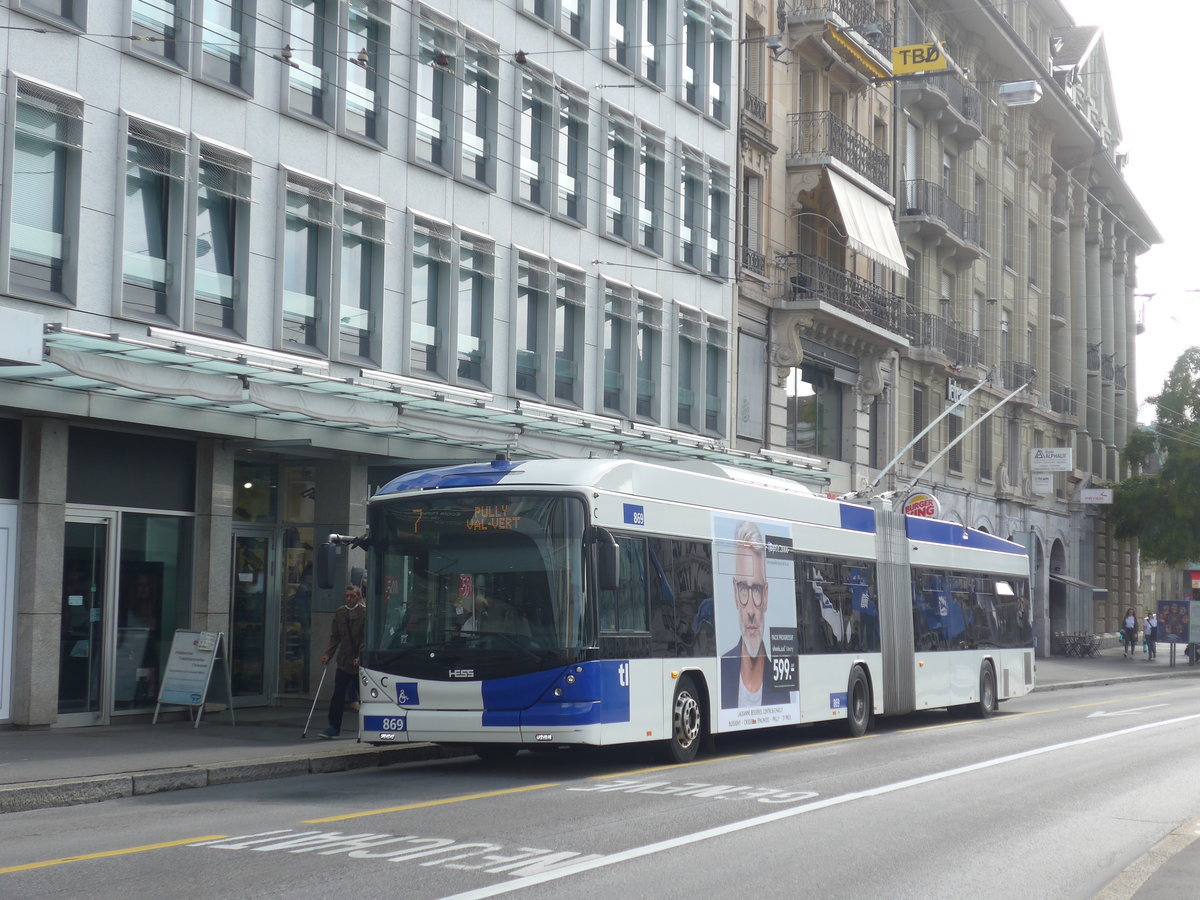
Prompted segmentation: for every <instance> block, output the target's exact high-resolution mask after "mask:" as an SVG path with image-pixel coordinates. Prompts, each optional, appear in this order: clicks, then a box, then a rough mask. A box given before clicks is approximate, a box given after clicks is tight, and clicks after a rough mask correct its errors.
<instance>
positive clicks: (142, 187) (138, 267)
mask: <svg viewBox="0 0 1200 900" xmlns="http://www.w3.org/2000/svg"><path fill="white" fill-rule="evenodd" d="M185 147H186V138H185V137H184V136H183V135H182V134H179V133H178V132H174V131H168V130H167V129H164V128H160V127H158V126H156V125H151V124H150V123H148V122H142V121H139V120H137V119H130V120H129V134H128V142H127V144H126V157H125V208H124V223H123V235H122V238H123V247H124V253H123V254H122V260H123V263H122V278H123V281H124V288H123V290H122V298H121V300H122V302H121V309H122V312H123V313H124V314H126V315H134V316H141V317H151V318H156V319H162V320H166V321H170V322H178V321H179V313H178V304H179V284H178V279H177V275H178V272H179V271H180V267H179V262H180V258H181V255H182V249H183V248H182V244H183V206H184V203H183V191H184V174H185V165H186V158H185V153H184V150H185Z"/></svg>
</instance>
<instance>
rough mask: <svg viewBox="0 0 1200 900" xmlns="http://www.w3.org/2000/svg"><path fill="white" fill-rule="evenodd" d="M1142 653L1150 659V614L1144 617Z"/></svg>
mask: <svg viewBox="0 0 1200 900" xmlns="http://www.w3.org/2000/svg"><path fill="white" fill-rule="evenodd" d="M1142 653H1143V654H1145V656H1146V659H1147V660H1149V659H1150V616H1149V614H1147V615H1146V616H1145V617H1144V618H1143V619H1142Z"/></svg>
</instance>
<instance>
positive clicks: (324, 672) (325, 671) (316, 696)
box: [300, 659, 333, 740]
mask: <svg viewBox="0 0 1200 900" xmlns="http://www.w3.org/2000/svg"><path fill="white" fill-rule="evenodd" d="M329 662H333V660H332V659H330V660H329ZM328 673H329V663H325V668H323V669H322V670H321V682H320V684H318V685H317V692H316V693H315V694H313V705H312V709H310V710H309V711H308V721H307V722H305V723H304V731H303V732H301V734H300V738H301V740H303V739H304V738H306V737H308V726H309V725H310V724H311V723H312V717H313V713H314V712H316V711H317V700H318V699H320V696H321V688H323V687H325V676H326V675H327V674H328Z"/></svg>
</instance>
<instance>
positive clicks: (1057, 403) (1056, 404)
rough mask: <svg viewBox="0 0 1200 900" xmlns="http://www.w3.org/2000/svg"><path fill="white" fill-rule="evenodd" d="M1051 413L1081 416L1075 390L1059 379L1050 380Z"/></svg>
mask: <svg viewBox="0 0 1200 900" xmlns="http://www.w3.org/2000/svg"><path fill="white" fill-rule="evenodd" d="M1050 411H1051V412H1054V413H1058V414H1059V415H1060V416H1078V415H1079V401H1078V398H1077V396H1076V394H1075V389H1074V388H1073V387H1071V386H1070V385H1068V384H1066V383H1065V382H1063V381H1060V380H1059V379H1057V378H1051V379H1050Z"/></svg>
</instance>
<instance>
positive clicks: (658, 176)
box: [638, 132, 666, 254]
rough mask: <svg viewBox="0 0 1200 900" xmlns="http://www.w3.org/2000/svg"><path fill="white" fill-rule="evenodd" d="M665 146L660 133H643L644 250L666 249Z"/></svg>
mask: <svg viewBox="0 0 1200 900" xmlns="http://www.w3.org/2000/svg"><path fill="white" fill-rule="evenodd" d="M665 156H666V146H665V144H664V143H663V138H662V136H661V135H655V134H651V133H648V132H645V133H643V134H642V152H641V160H640V164H639V165H640V170H639V188H640V190H639V194H640V196H641V202H640V205H639V221H638V245H639V246H640V247H641V248H642V249H643V250H649V251H650V252H651V253H655V254H661V253H662V252H663V206H664V203H665V199H664V195H665V192H666V181H665V174H666V162H665Z"/></svg>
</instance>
